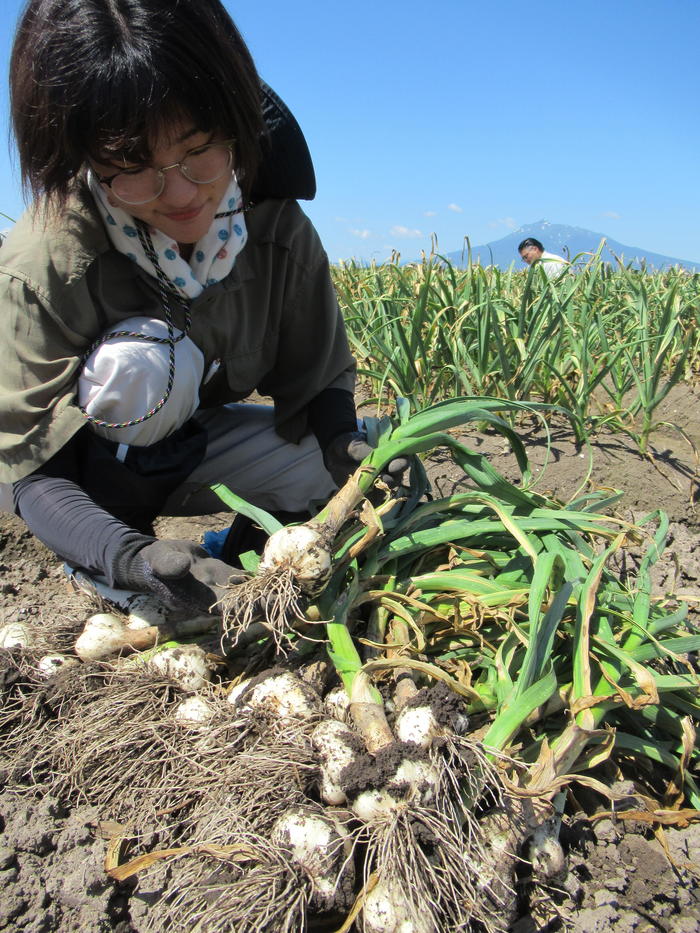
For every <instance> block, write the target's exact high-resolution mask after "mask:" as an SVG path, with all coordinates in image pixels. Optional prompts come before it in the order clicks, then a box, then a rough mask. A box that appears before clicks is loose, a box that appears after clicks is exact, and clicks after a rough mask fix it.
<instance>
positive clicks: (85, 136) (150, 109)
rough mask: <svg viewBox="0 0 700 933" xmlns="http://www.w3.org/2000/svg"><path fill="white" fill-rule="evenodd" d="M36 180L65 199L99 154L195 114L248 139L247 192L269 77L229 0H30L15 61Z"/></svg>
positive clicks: (25, 170)
mask: <svg viewBox="0 0 700 933" xmlns="http://www.w3.org/2000/svg"><path fill="white" fill-rule="evenodd" d="M10 76H11V77H10V95H11V108H12V127H13V131H14V134H15V138H16V140H17V147H18V150H19V159H20V166H21V173H22V182H23V184H24V187H25V190H29V191H30V192H31V193H32V194H34V195H35V196H36V195H39V194H41V193H42V192H45V193H46V194H47V195H48V196H49V198H50V199H55V200H56V201H57V202H58V203H59V204H63V203H65V199H66V197H67V195H68V192H69V191H70V189H71V185H72V182H73V179H74V178H75V177H76V176H77V175H78V174H79V173H80V171H81V169H82V168H83V167H84V165H85V161H86V157H87V156H88V155H91V156H98V155H99V154H100V153H102V158H103V159H104V152H105V150H107V151H110V152H113V153H114V156H112V158H114V157H115V156H118V157H120V158H121V156H122V155H124V156H127V155H128V158H129V159H130V160H132V161H145V160H147V159H148V158H149V157H150V148H151V146H152V145H153V143H154V140H155V139H156V138H157V137H158V135H159V134H160V133H161V132H162V131H163V130H164V129H166V130H167V129H168V128H169V127H171V126H172V125H173V124H174V123H177V122H179V121H182V120H183V119H185V120H187V119H191V120H192V121H193V122H194V123H195V125H196V127H197V129H199V130H202V131H203V132H210V131H218V132H222V133H223V134H224V135H225V136H226V137H227V138H229V137H233V138H235V139H236V146H235V149H234V153H235V165H236V173H237V175H238V177H239V181H240V184H241V187H242V189H243V191H244V192H245V193H246V194H247V193H248V192H249V191H250V187H251V185H252V183H253V180H254V177H255V171H256V168H257V165H258V162H259V159H260V139H261V134H262V133H263V130H264V124H263V120H262V111H261V101H260V79H259V77H258V74H257V71H256V68H255V65H254V63H253V59H252V58H251V55H250V52H249V51H248V48H247V47H246V45H245V43H244V41H243V39H242V37H241V35H240V33H239V32H238V29H237V28H236V26H235V25H234V23H233V21H232V20H231V18H230V16H229V15H228V13H227V12H226V11H225V10H224V8H223V6H222V5H221V3H220V2H219V0H29V2H28V4H27V6H26V8H25V10H24V13H23V14H22V17H21V19H20V22H19V25H18V27H17V33H16V36H15V42H14V47H13V50H12V59H11V64H10Z"/></svg>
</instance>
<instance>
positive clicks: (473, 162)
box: [0, 0, 700, 261]
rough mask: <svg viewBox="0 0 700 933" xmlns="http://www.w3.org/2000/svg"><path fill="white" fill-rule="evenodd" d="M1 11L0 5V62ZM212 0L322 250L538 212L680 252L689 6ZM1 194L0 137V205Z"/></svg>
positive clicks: (8, 179) (685, 217) (400, 243)
mask: <svg viewBox="0 0 700 933" xmlns="http://www.w3.org/2000/svg"><path fill="white" fill-rule="evenodd" d="M21 6H22V3H20V2H19V0H4V10H3V12H4V16H3V17H2V26H1V27H0V29H1V30H2V32H1V33H0V54H1V55H2V59H3V67H4V68H5V70H6V71H7V63H8V59H9V51H10V45H11V41H12V31H13V29H14V23H15V21H16V19H17V16H18V13H19V10H20V8H21ZM226 6H227V7H228V9H229V11H230V12H231V14H232V16H233V17H234V19H235V21H236V22H237V24H238V26H239V28H240V29H241V31H242V33H243V35H244V37H245V39H246V40H247V42H248V44H249V46H250V48H251V51H252V53H253V56H254V58H255V59H256V62H257V64H258V68H259V70H260V73H261V74H262V76H263V77H264V78H265V79H266V80H267V81H268V82H269V83H270V84H271V85H272V86H273V87H274V88H275V90H277V92H278V93H279V94H280V95H281V96H282V97H283V98H284V99H285V100H286V101H287V103H288V104H289V105H290V107H291V108H292V110H293V111H294V113H295V115H296V117H297V119H298V120H299V122H300V124H301V125H302V128H303V129H304V132H305V135H306V137H307V140H308V143H309V146H310V148H311V152H312V154H313V157H314V162H315V166H316V174H317V179H318V194H317V196H316V200H315V201H313V202H310V203H307V204H305V209H306V210H307V212H308V213H309V215H310V216H311V218H312V220H313V221H314V223H315V224H316V227H317V228H318V230H319V233H320V234H321V237H322V239H323V241H324V243H325V245H326V249H327V250H328V254H329V257H330V259H331V260H332V261H336V260H338V259H340V258H349V257H353V256H355V257H361V258H365V259H367V258H376V259H377V260H383V259H385V258H387V257H388V256H389V255H390V254H391V251H392V250H393V249H395V250H398V251H399V252H400V253H401V255H402V256H403V257H404V258H406V259H409V258H414V257H417V256H419V255H420V253H421V250H426V251H427V250H429V249H430V245H431V234H435V235H436V237H437V242H438V247H439V249H440V251H442V252H450V251H452V250H458V249H460V248H461V247H462V244H463V240H464V237H465V236H469V237H470V239H471V241H472V243H473V244H474V245H476V244H480V243H484V242H487V241H489V240H495V239H498V238H500V237H501V236H505V235H506V234H508V233H510V232H511V231H512V230H514V229H516V228H517V227H519V226H521V225H523V224H527V223H532V222H534V221H537V220H541V219H546V220H549V221H551V222H552V223H565V224H571V225H573V226H581V227H587V228H589V229H592V230H595V231H599V232H602V233H606V234H608V235H609V236H611V237H614V238H615V239H617V240H619V241H621V242H623V243H625V244H627V245H630V246H640V247H643V248H645V249H649V250H653V251H655V252H659V253H664V254H666V255H671V256H674V257H678V258H681V259H689V260H694V261H700V222H699V221H700V186H699V185H698V168H699V163H700V157H699V153H700V121H699V120H698V102H699V101H700V70H699V69H698V66H697V44H698V41H699V40H700V28H699V27H700V3H698V0H665V2H664V3H659V2H658V0H656V2H654V3H652V2H648V0H616V2H614V3H610V2H609V0H588V2H587V3H585V4H584V3H569V2H561V0H559V2H556V3H555V2H547V0H540V2H538V3H534V2H533V3H530V4H528V3H523V2H518V3H516V2H514V0H490V2H482V3H478V4H477V3H473V2H471V0H433V2H432V3H430V4H426V3H419V2H415V0H403V2H396V0H374V2H368V0H354V2H353V3H343V4H341V3H335V2H328V3H319V2H318V0H315V2H312V0H296V2H295V3H290V2H289V0H285V2H281V0H266V2H265V3H264V4H262V5H258V4H252V3H250V4H241V3H233V2H226ZM6 96H7V95H6V94H5V99H4V100H3V102H2V110H1V111H0V118H1V119H2V121H3V129H4V130H5V133H4V135H5V137H7V99H6ZM21 205H22V199H21V195H20V193H19V183H18V180H17V172H16V168H15V167H14V164H13V161H12V159H11V158H10V155H9V154H8V151H7V147H6V146H3V147H0V210H1V211H4V212H6V213H8V214H11V215H16V214H17V213H18V212H19V211H20V210H21ZM1 223H2V221H1V219H0V224H1ZM545 246H546V244H545Z"/></svg>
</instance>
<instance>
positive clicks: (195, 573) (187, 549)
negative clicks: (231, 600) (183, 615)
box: [129, 539, 246, 613]
mask: <svg viewBox="0 0 700 933" xmlns="http://www.w3.org/2000/svg"><path fill="white" fill-rule="evenodd" d="M129 569H130V573H129V576H130V577H132V574H136V575H138V576H140V577H141V578H142V581H143V583H144V584H145V588H146V589H147V590H148V591H149V592H151V593H153V594H154V596H157V597H158V599H160V600H161V602H163V603H164V604H165V605H166V606H168V607H170V608H171V609H181V608H184V609H192V610H196V611H198V612H214V613H217V612H219V611H220V610H218V609H217V603H218V602H219V601H220V600H221V599H222V597H223V596H224V594H225V592H226V588H227V587H228V586H231V585H233V584H235V583H242V582H243V581H244V580H245V579H246V574H245V573H244V572H243V571H242V570H238V569H236V568H235V567H231V566H230V565H229V564H225V563H224V562H223V561H221V560H216V559H215V558H214V557H211V556H210V555H209V554H208V553H207V552H206V551H205V550H204V548H203V547H200V546H199V545H198V544H195V543H194V541H177V540H174V539H164V540H162V541H154V542H153V543H151V544H147V545H146V547H144V548H141V550H140V551H137V553H136V554H135V555H134V558H133V561H132V567H131V568H129ZM132 579H133V577H132Z"/></svg>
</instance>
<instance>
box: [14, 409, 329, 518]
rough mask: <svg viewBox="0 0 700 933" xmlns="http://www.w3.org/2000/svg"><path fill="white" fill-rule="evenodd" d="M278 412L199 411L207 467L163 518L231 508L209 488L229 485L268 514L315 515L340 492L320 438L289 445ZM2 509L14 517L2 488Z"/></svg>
mask: <svg viewBox="0 0 700 933" xmlns="http://www.w3.org/2000/svg"><path fill="white" fill-rule="evenodd" d="M273 414H274V411H273V409H272V408H271V407H268V406H266V405H253V404H235V405H225V406H222V407H221V408H212V409H207V410H202V411H199V412H198V413H197V415H196V418H197V421H199V422H200V423H201V424H202V425H203V426H204V427H205V428H206V430H207V433H208V443H207V452H206V455H205V458H204V460H203V462H202V463H200V465H199V466H198V467H197V468H196V469H195V470H194V471H193V472H192V473H191V474H190V475H189V476H188V478H187V479H186V480H185V482H184V483H182V485H181V486H179V487H178V488H177V489H176V490H175V492H173V493H172V495H171V496H170V497H169V498H168V500H167V502H166V503H165V506H164V508H163V510H162V514H163V515H209V514H211V513H213V512H224V511H226V510H227V506H225V505H224V503H223V502H222V501H221V499H220V498H219V497H218V496H217V495H216V493H213V492H212V491H211V489H210V488H209V487H210V485H211V484H212V483H223V484H224V485H225V486H228V488H229V489H230V490H231V491H232V492H235V493H236V494H237V495H239V496H241V497H242V498H243V499H246V500H247V501H248V502H251V503H252V504H253V505H257V506H259V507H260V508H262V509H265V510H266V511H277V510H281V511H285V512H302V511H304V510H306V509H308V510H309V511H311V512H312V513H314V512H316V511H318V508H319V507H320V506H321V505H323V504H324V503H325V502H326V501H327V499H328V498H329V496H331V495H332V493H333V492H334V491H335V488H336V487H335V483H334V482H333V480H332V479H331V476H330V474H329V473H328V471H327V470H326V468H325V467H324V465H323V459H322V457H321V450H320V448H319V446H318V442H317V441H316V438H315V437H314V436H313V435H311V434H307V435H306V436H305V437H304V438H302V440H301V443H299V444H290V443H288V442H287V441H284V440H283V439H282V438H281V437H280V436H279V434H277V432H276V431H275V429H274V417H273ZM0 510H2V511H7V512H12V511H13V506H12V489H11V487H10V486H9V485H5V484H0Z"/></svg>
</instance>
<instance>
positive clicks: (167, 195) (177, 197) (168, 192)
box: [160, 165, 197, 207]
mask: <svg viewBox="0 0 700 933" xmlns="http://www.w3.org/2000/svg"><path fill="white" fill-rule="evenodd" d="M163 177H164V179H165V184H164V186H163V190H162V191H161V193H160V200H161V201H164V202H165V203H166V204H167V205H169V206H170V207H184V206H186V205H187V204H189V203H190V201H191V200H192V198H193V197H194V193H195V191H196V190H197V185H196V183H195V182H193V181H190V180H189V178H186V177H185V176H184V175H183V174H182V172H181V171H180V166H179V165H173V166H172V167H171V168H168V169H166V171H165V172H163Z"/></svg>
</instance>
